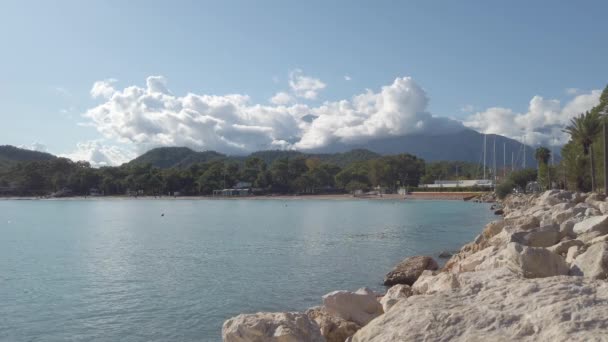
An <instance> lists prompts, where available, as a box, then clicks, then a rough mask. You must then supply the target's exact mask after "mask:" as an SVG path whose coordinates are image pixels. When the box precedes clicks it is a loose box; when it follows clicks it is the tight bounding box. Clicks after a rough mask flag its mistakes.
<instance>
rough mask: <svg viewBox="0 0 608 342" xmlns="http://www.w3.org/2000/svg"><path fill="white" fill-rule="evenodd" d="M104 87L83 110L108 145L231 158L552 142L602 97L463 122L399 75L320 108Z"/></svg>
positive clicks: (103, 149)
mask: <svg viewBox="0 0 608 342" xmlns="http://www.w3.org/2000/svg"><path fill="white" fill-rule="evenodd" d="M300 76H302V75H300ZM302 77H306V76H302ZM290 78H291V75H290ZM294 79H298V80H299V81H294V82H295V83H294V84H298V86H296V87H295V88H297V89H299V91H303V89H304V88H306V89H308V91H309V90H311V89H312V88H315V87H303V86H302V84H301V83H302V82H301V79H300V78H298V77H296V76H294ZM101 82H102V83H99V82H96V85H98V88H99V89H104V91H101V90H100V91H99V92H97V91H95V92H94V91H91V94H92V95H93V96H98V97H99V98H101V99H102V102H101V103H100V104H99V105H97V106H95V107H93V108H90V109H89V110H87V111H86V113H85V114H84V116H85V118H87V119H88V120H89V121H88V122H87V123H84V124H86V125H91V126H93V127H95V128H96V129H97V130H98V131H99V132H100V133H102V135H103V136H104V138H106V139H109V140H113V141H115V142H117V143H120V144H126V145H124V146H132V147H133V150H134V152H137V153H141V152H144V151H146V150H148V149H150V148H153V147H158V146H188V147H190V148H193V149H195V150H216V151H219V152H222V153H228V154H244V153H250V152H252V151H257V150H264V149H301V150H315V149H321V150H322V149H323V148H326V147H330V146H332V145H334V144H346V145H349V144H363V143H365V142H367V141H370V140H373V139H380V138H387V137H394V136H402V135H408V134H417V133H421V134H439V133H444V132H449V131H454V130H457V129H461V128H463V127H464V126H465V125H466V126H467V127H470V128H473V129H476V130H479V131H481V132H484V133H496V134H502V135H505V136H508V137H511V138H519V139H521V137H523V136H525V137H526V142H527V143H529V144H540V143H542V144H550V143H553V144H558V143H564V142H565V141H566V140H567V137H566V136H565V135H564V134H563V132H561V130H562V128H563V127H564V125H566V124H567V123H568V121H569V120H570V118H572V117H573V116H575V115H577V114H578V113H580V112H583V111H585V110H587V109H589V108H591V107H592V106H594V105H595V104H597V103H598V99H599V95H600V91H599V90H594V91H592V92H589V93H585V94H580V95H578V96H576V97H574V98H573V99H571V100H570V101H569V102H567V103H565V104H564V105H562V104H561V103H560V101H558V100H551V99H544V98H542V97H540V96H535V97H533V98H532V100H531V101H530V104H529V108H528V110H527V111H526V112H525V113H517V112H515V111H513V110H511V109H509V108H501V107H493V108H488V109H486V110H483V111H479V112H477V113H474V114H471V115H469V116H468V117H467V118H466V119H465V120H464V122H460V121H456V120H452V119H449V118H446V117H437V116H433V115H431V113H429V112H428V109H427V108H428V102H429V99H428V96H427V94H426V92H425V91H424V90H423V89H422V88H421V87H420V86H419V85H418V84H417V83H416V82H415V81H414V80H413V79H412V78H410V77H403V78H396V79H395V80H394V81H393V82H392V83H391V84H389V85H386V86H384V87H382V88H381V89H380V90H378V91H372V90H367V91H365V92H364V93H362V94H358V95H355V96H353V97H352V98H350V99H344V100H339V101H326V102H324V103H322V104H320V105H317V106H310V105H307V104H302V103H297V102H296V98H295V97H294V96H293V95H291V94H288V93H284V92H279V93H277V94H276V95H275V96H273V98H272V99H271V100H270V102H271V104H269V105H263V104H256V103H252V101H251V99H250V98H249V97H248V96H247V95H241V94H228V95H223V96H217V95H205V94H193V93H188V94H185V95H176V94H172V93H171V92H170V91H169V90H168V87H167V81H166V79H165V78H163V77H161V76H152V77H149V78H148V79H147V80H146V86H145V87H140V86H129V87H126V88H124V89H114V87H113V86H112V84H111V82H110V88H111V91H105V89H108V87H107V86H105V85H106V84H107V81H101ZM104 82H105V83H104ZM304 83H310V82H308V81H306V82H304ZM312 83H313V84H314V83H315V82H312ZM94 88H95V86H94ZM293 88H294V87H292V89H293ZM316 89H318V87H316ZM294 91H295V89H294ZM98 94H101V95H98ZM463 124H464V125H463ZM112 151H114V152H112ZM111 152H112V153H111ZM72 155H81V156H85V157H87V156H88V157H87V158H85V159H87V160H92V161H94V162H95V163H97V164H101V163H107V164H116V163H118V162H119V161H120V160H123V159H124V158H123V157H121V156H125V155H129V153H125V152H124V151H122V150H120V151H117V150H114V149H110V148H109V147H107V146H105V145H103V144H101V143H99V142H95V143H94V144H92V143H91V142H89V143H83V144H81V146H79V148H78V150H77V151H76V152H74V153H73V154H72ZM103 156H105V157H103ZM121 162H122V161H121Z"/></svg>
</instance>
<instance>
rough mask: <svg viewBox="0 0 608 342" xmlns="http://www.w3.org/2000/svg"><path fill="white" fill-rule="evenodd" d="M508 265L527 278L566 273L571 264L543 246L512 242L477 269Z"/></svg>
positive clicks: (507, 266)
mask: <svg viewBox="0 0 608 342" xmlns="http://www.w3.org/2000/svg"><path fill="white" fill-rule="evenodd" d="M501 267H506V268H508V269H510V270H512V271H513V272H516V273H518V274H520V275H522V276H524V277H526V278H543V277H552V276H556V275H566V274H568V271H569V268H570V267H569V265H568V263H566V261H565V260H564V258H562V257H561V256H559V255H557V254H555V253H553V252H551V251H549V250H547V249H546V248H542V247H528V246H524V245H521V244H519V243H516V242H511V243H509V244H508V245H507V247H506V248H504V249H503V250H501V251H500V253H498V254H497V255H495V256H492V257H489V258H487V259H486V260H485V261H484V262H483V263H482V264H481V265H479V266H477V267H476V270H490V269H495V268H501Z"/></svg>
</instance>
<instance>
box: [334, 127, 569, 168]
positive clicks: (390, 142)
mask: <svg viewBox="0 0 608 342" xmlns="http://www.w3.org/2000/svg"><path fill="white" fill-rule="evenodd" d="M495 140H496V165H497V167H501V166H502V165H503V149H504V152H506V153H504V157H505V158H504V160H505V161H506V165H511V158H512V157H513V161H514V164H515V165H519V167H521V166H522V165H523V159H524V145H522V144H521V143H520V142H518V141H516V140H513V139H510V138H507V137H504V136H501V135H496V134H488V135H487V136H486V163H487V165H489V166H491V165H492V164H493V158H494V154H493V147H494V141H495ZM483 141H484V135H483V134H481V133H479V132H477V131H474V130H471V129H464V130H461V131H458V132H454V133H449V134H441V135H407V136H401V137H392V138H384V139H377V140H372V141H369V142H367V143H365V144H355V145H333V146H331V147H330V148H329V149H330V151H331V152H343V151H348V150H350V149H352V148H360V149H367V150H369V151H372V152H375V153H378V154H382V155H387V154H398V153H410V154H413V155H416V156H418V157H420V158H422V159H424V160H426V161H440V160H458V161H466V162H472V163H480V164H481V163H482V162H483ZM556 152H557V151H556ZM525 155H526V158H525V159H526V166H527V167H535V166H536V160H535V159H534V148H532V147H530V146H525ZM556 157H558V156H556Z"/></svg>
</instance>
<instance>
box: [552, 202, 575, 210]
mask: <svg viewBox="0 0 608 342" xmlns="http://www.w3.org/2000/svg"><path fill="white" fill-rule="evenodd" d="M574 206H575V204H574V203H570V202H565V203H560V204H556V205H554V206H553V207H551V211H552V212H560V211H564V210H567V209H570V208H572V207H574Z"/></svg>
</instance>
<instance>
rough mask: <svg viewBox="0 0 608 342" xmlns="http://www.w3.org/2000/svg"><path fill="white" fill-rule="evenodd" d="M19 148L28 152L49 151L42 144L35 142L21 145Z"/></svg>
mask: <svg viewBox="0 0 608 342" xmlns="http://www.w3.org/2000/svg"><path fill="white" fill-rule="evenodd" d="M17 147H19V148H23V149H26V150H31V151H38V152H46V151H47V149H46V145H44V144H41V143H39V142H34V143H32V144H30V145H19V146H17Z"/></svg>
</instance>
